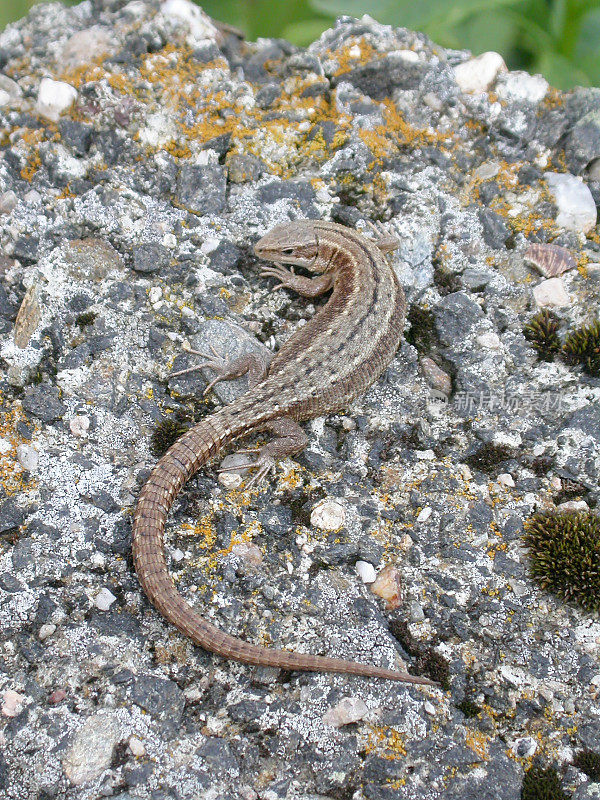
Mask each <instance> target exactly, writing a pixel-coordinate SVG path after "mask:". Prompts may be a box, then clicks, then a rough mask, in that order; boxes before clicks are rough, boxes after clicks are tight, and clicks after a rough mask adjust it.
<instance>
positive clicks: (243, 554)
mask: <svg viewBox="0 0 600 800" xmlns="http://www.w3.org/2000/svg"><path fill="white" fill-rule="evenodd" d="M231 552H232V554H233V555H234V556H237V558H239V559H240V560H241V561H243V562H244V563H245V564H247V565H248V566H250V567H258V566H259V564H262V560H263V554H262V553H261V551H260V547H257V545H255V544H252V543H251V542H240V543H239V544H234V545H233V547H232V548H231Z"/></svg>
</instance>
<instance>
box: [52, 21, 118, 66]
mask: <svg viewBox="0 0 600 800" xmlns="http://www.w3.org/2000/svg"><path fill="white" fill-rule="evenodd" d="M113 46H114V45H113V38H112V36H111V31H110V30H109V29H108V28H104V27H102V26H101V25H94V26H92V27H91V28H86V29H84V30H82V31H77V32H76V33H74V34H73V35H72V36H70V37H69V39H68V40H67V43H66V45H65V46H64V48H63V51H62V54H61V59H60V63H61V64H62V67H63V69H65V70H72V69H77V68H78V67H83V66H84V65H85V64H91V63H92V61H93V60H94V59H95V58H97V57H99V56H103V55H104V56H105V55H107V54H108V53H110V52H111V51H112V50H113Z"/></svg>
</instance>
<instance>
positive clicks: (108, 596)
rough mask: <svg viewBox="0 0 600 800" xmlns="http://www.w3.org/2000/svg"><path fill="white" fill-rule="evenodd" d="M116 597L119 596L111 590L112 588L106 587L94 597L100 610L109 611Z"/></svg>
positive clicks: (95, 603)
mask: <svg viewBox="0 0 600 800" xmlns="http://www.w3.org/2000/svg"><path fill="white" fill-rule="evenodd" d="M116 599H117V598H116V597H115V596H114V594H113V593H112V592H111V591H110V589H106V588H104V589H102V591H100V592H98V594H97V595H96V597H95V598H94V605H95V606H96V608H99V609H100V611H108V609H109V608H110V607H111V606H112V604H113V603H114V602H115V600H116Z"/></svg>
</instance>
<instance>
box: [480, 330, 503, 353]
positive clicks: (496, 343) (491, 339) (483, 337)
mask: <svg viewBox="0 0 600 800" xmlns="http://www.w3.org/2000/svg"><path fill="white" fill-rule="evenodd" d="M477 342H478V344H480V345H481V346H482V347H486V348H487V349H488V350H500V349H501V347H502V342H501V340H500V337H499V336H498V334H497V333H494V332H493V331H489V332H487V333H480V334H479V336H478V337H477Z"/></svg>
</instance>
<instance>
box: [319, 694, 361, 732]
mask: <svg viewBox="0 0 600 800" xmlns="http://www.w3.org/2000/svg"><path fill="white" fill-rule="evenodd" d="M368 713H369V709H368V708H367V705H366V703H365V702H364V700H361V699H360V697H343V698H342V699H341V700H340V702H339V703H338V704H337V705H336V706H334V707H333V708H330V709H329V711H327V712H326V713H325V714H324V715H323V722H324V723H325V725H331V727H333V728H341V727H342V726H344V725H351V724H352V723H353V722H359V721H360V720H361V719H363V718H364V717H365V715H366V714H368Z"/></svg>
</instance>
